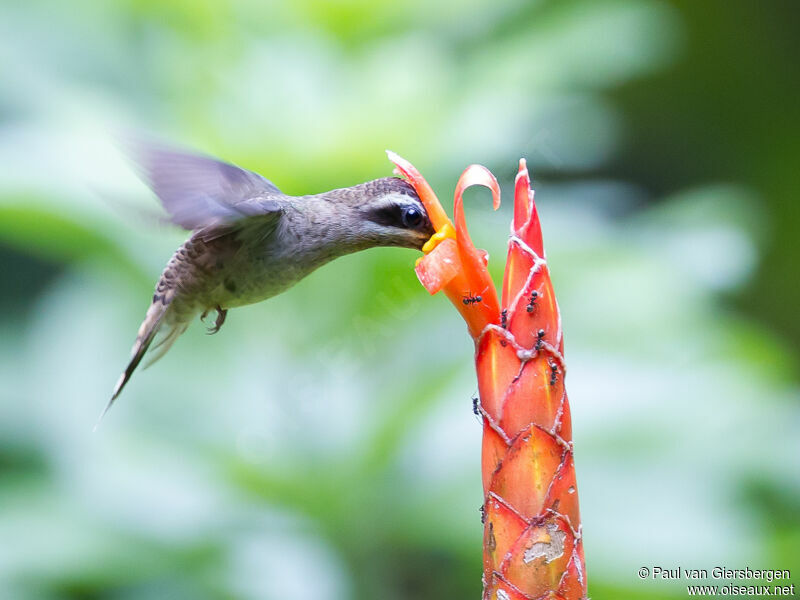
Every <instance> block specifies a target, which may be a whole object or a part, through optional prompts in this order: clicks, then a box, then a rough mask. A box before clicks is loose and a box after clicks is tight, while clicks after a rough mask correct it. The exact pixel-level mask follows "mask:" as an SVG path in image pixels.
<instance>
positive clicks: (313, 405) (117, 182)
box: [0, 0, 800, 600]
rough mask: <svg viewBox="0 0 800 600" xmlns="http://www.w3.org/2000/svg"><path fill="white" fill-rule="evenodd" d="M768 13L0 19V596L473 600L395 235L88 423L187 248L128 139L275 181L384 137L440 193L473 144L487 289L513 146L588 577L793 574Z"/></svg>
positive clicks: (798, 224) (774, 57)
mask: <svg viewBox="0 0 800 600" xmlns="http://www.w3.org/2000/svg"><path fill="white" fill-rule="evenodd" d="M797 6H798V5H797V4H796V3H793V2H772V3H767V4H757V3H754V2H747V1H726V2H723V1H722V0H710V1H707V2H693V1H691V0H685V1H682V2H674V3H663V2H650V1H625V0H591V1H590V0H585V1H583V2H573V1H560V2H555V1H554V2H544V1H542V2H531V1H525V0H504V1H502V2H498V1H496V0H495V1H489V0H461V1H458V2H456V1H454V0H449V1H445V2H439V3H429V2H423V1H422V0H411V1H408V2H389V1H376V0H370V1H366V0H339V1H336V2H324V1H322V0H299V1H296V2H292V3H288V2H286V3H279V2H264V1H261V0H222V1H217V0H177V1H160V0H114V1H108V2H95V1H92V0H76V1H73V2H61V1H56V0H52V1H47V0H34V1H31V2H24V3H23V2H18V3H12V2H5V3H3V4H2V5H0V272H2V275H3V279H2V281H3V291H2V294H0V309H1V310H0V598H9V599H13V600H16V599H20V600H27V599H48V600H49V599H75V600H78V599H81V600H88V599H101V598H102V599H106V598H108V599H114V600H117V599H120V600H121V599H140V598H143V599H167V598H168V599H215V600H216V599H219V600H222V599H224V600H234V599H235V600H248V599H259V600H260V599H282V600H283V599H292V600H294V599H300V600H305V599H314V600H340V599H350V598H353V599H359V600H362V599H363V600H368V599H386V600H395V599H405V598H415V599H434V598H436V599H441V598H478V597H479V595H480V570H481V525H480V520H479V514H478V507H479V505H480V503H481V490H480V474H479V445H480V427H479V424H478V423H477V422H476V421H475V419H474V417H473V415H472V414H471V410H470V409H471V402H470V397H471V395H472V394H473V393H474V392H475V389H476V383H475V377H474V373H473V370H472V366H471V355H472V351H471V345H470V341H469V338H468V336H467V335H466V331H465V327H464V324H463V323H462V322H461V321H460V320H459V318H458V317H457V315H456V314H455V312H454V311H453V310H452V307H450V306H449V305H448V304H447V302H446V301H445V300H444V299H443V298H441V297H435V298H429V297H428V296H427V294H426V293H425V292H424V290H423V289H422V288H421V286H420V285H419V284H418V282H417V281H416V278H415V276H414V273H413V270H412V267H413V263H414V260H415V258H416V257H417V253H415V252H412V251H409V250H398V249H381V250H375V251H370V252H367V253H363V254H362V255H358V256H350V257H346V258H344V259H341V260H339V261H337V262H335V263H333V264H331V265H330V266H328V267H326V268H324V269H322V270H320V271H318V272H316V273H314V274H313V275H312V276H311V277H309V278H308V279H307V280H305V281H303V282H302V283H300V284H299V285H298V286H297V287H296V288H295V289H293V290H291V291H290V292H288V293H286V294H285V295H283V296H281V297H278V298H275V299H273V300H270V301H268V302H267V303H264V304H260V305H256V306H252V307H247V308H242V309H237V310H235V311H233V312H232V313H231V314H230V315H229V317H228V322H227V324H226V326H225V327H224V328H223V330H222V331H221V333H220V334H218V335H216V336H213V337H207V336H206V335H205V334H204V328H203V327H202V326H201V325H199V324H197V325H195V326H193V327H192V328H190V330H189V331H188V332H187V333H186V334H185V336H184V337H183V338H181V339H180V340H179V341H178V343H177V344H176V345H175V347H174V348H173V350H172V351H171V352H170V354H168V355H167V357H166V358H165V359H164V360H163V361H161V362H159V363H158V364H157V365H155V366H154V367H153V368H151V369H150V370H147V371H142V372H139V373H137V374H136V376H135V377H134V378H133V381H132V383H131V385H130V386H129V387H128V388H127V389H126V391H125V393H124V394H123V396H122V398H121V400H120V402H119V403H118V405H117V406H115V408H114V410H112V411H111V413H110V414H109V415H108V416H107V418H106V419H105V421H104V423H103V425H102V427H101V428H100V429H99V431H98V432H97V433H95V434H92V432H91V428H92V426H93V424H94V422H95V419H96V417H97V415H98V414H99V412H100V410H101V409H102V407H103V406H104V404H105V402H106V400H107V398H108V395H109V393H110V391H111V389H112V387H113V385H114V382H115V381H116V379H117V377H118V375H119V372H120V371H121V369H122V368H123V366H124V364H125V362H126V360H127V358H128V351H129V348H130V345H131V343H132V341H133V337H134V336H135V333H136V330H137V327H138V325H139V322H140V320H141V318H142V317H143V315H144V311H145V309H146V307H147V304H148V302H149V299H150V296H151V293H152V286H153V284H154V282H155V280H156V278H157V276H158V274H159V273H160V270H161V268H162V267H163V265H164V263H165V262H166V260H167V258H168V257H169V256H170V254H171V252H172V251H173V250H174V248H175V247H176V246H177V245H178V244H179V243H180V242H181V241H182V239H183V238H184V236H185V234H184V233H182V232H180V231H175V230H172V229H170V228H168V227H162V226H159V227H154V226H153V225H152V223H150V222H149V221H148V220H147V219H145V218H141V213H142V211H154V210H157V203H156V202H155V200H154V199H153V198H152V197H151V196H149V195H148V193H147V192H146V190H145V189H144V188H143V187H142V186H141V184H139V183H138V182H137V181H136V179H135V178H134V177H133V175H132V174H131V172H130V170H129V169H128V167H127V165H126V163H125V161H124V160H123V158H122V157H121V156H120V155H119V153H118V152H117V150H116V149H115V142H114V140H115V135H116V134H117V133H118V132H120V131H131V130H133V131H145V132H150V133H154V134H156V135H158V136H159V137H161V138H163V139H166V140H169V141H173V142H177V143H180V144H182V145H188V146H190V147H195V148H198V149H200V150H202V151H205V152H209V153H212V154H216V155H218V156H221V157H222V158H225V159H227V160H230V161H233V162H236V163H237V164H240V165H242V166H244V167H248V168H251V169H254V170H257V171H259V172H261V173H262V174H264V175H265V176H266V177H268V178H269V179H272V180H273V181H274V182H275V183H276V184H277V185H278V186H279V187H281V188H282V189H283V190H284V191H286V192H289V193H296V194H303V193H314V192H318V191H322V190H326V189H330V188H333V187H338V186H343V185H352V184H355V183H358V182H360V181H364V180H367V179H371V178H377V177H382V176H386V175H388V174H390V173H391V165H390V164H389V163H388V161H387V160H386V159H385V155H384V153H383V151H384V149H385V148H391V149H393V150H395V151H397V152H399V153H400V154H401V155H403V156H405V157H406V158H408V159H410V160H411V161H412V162H414V163H415V164H416V165H417V167H419V168H420V169H421V170H422V172H423V173H424V174H425V175H426V176H427V177H428V179H429V180H430V181H431V182H432V184H433V185H434V187H435V189H437V190H438V191H439V194H440V196H441V198H442V199H443V201H444V203H445V205H449V204H450V197H451V194H452V189H453V186H454V184H455V181H456V178H457V177H458V175H459V173H460V172H461V170H462V169H463V168H464V167H465V166H466V165H467V164H469V163H472V162H480V163H483V164H485V165H487V166H488V167H490V168H491V169H492V170H493V171H494V172H495V174H496V175H497V176H498V178H499V180H500V183H501V185H502V186H503V189H504V193H505V198H506V202H505V205H504V206H503V207H502V208H501V209H500V211H498V212H497V213H492V212H491V211H490V209H489V206H488V205H489V203H488V201H487V198H486V192H485V191H480V190H478V191H470V192H469V193H468V195H469V198H468V200H469V204H470V208H469V220H470V223H471V229H472V230H473V235H474V238H475V239H476V242H477V243H478V244H479V245H482V246H484V247H486V248H488V249H489V250H490V252H491V254H492V257H493V268H494V269H495V271H494V272H495V274H496V275H498V278H499V274H500V272H501V268H502V262H503V255H504V240H505V236H506V232H507V224H508V221H509V216H510V199H511V189H512V187H511V186H512V182H513V175H514V173H515V170H516V165H517V160H518V158H519V157H520V156H526V157H527V158H528V161H529V165H530V166H531V168H532V172H533V175H534V179H535V187H536V189H537V199H538V203H539V206H540V211H541V214H542V222H543V227H544V234H545V241H546V245H547V249H548V256H549V259H550V264H551V269H552V273H553V278H554V282H555V286H556V290H557V292H558V295H559V301H560V304H561V308H562V311H563V321H564V328H565V337H566V350H567V354H566V356H567V360H568V364H569V367H570V371H569V377H568V378H567V387H568V389H569V392H570V399H571V402H572V407H573V420H574V429H575V449H576V459H577V470H578V481H579V491H580V496H581V508H582V514H583V525H584V532H585V543H586V560H587V567H588V571H589V577H590V593H591V595H592V597H593V598H595V599H596V600H602V599H626V598H631V599H633V598H636V599H640V598H642V599H655V598H676V599H677V598H683V597H686V591H685V589H684V587H683V586H682V585H679V584H675V583H673V584H669V583H663V584H662V583H659V582H654V581H641V580H639V579H638V577H637V575H636V572H637V570H638V568H639V567H641V566H650V567H652V566H654V565H659V566H664V567H670V568H674V567H676V566H679V565H680V566H683V567H691V568H703V567H705V568H712V567H714V566H718V565H719V566H726V567H730V568H743V567H745V566H749V567H751V568H767V567H769V568H779V567H781V568H791V569H795V570H796V571H797V572H800V560H798V556H800V375H799V371H798V350H799V349H800V317H798V309H799V308H800V284H799V283H798V282H799V281H800V277H799V276H798V272H799V271H798V267H797V265H798V261H800V243H799V242H798V237H799V236H798V233H797V232H798V231H800V211H799V210H798V201H797V196H798V187H799V185H800V184H798V176H797V172H798V163H799V162H800V161H798V159H799V158H800V148H799V147H800V102H798V93H797V92H798V89H797V88H798V82H799V81H800V78H799V77H798V61H797V57H798V55H799V53H798V50H800V48H798V40H799V39H800V38H798V36H797V34H796V27H795V25H794V23H796V22H797V21H796V19H797V17H798V14H797V13H798V10H797ZM103 198H106V199H105V200H104V199H103ZM109 199H110V200H109ZM795 581H796V580H795Z"/></svg>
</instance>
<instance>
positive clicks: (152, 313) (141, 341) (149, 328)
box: [95, 298, 186, 429]
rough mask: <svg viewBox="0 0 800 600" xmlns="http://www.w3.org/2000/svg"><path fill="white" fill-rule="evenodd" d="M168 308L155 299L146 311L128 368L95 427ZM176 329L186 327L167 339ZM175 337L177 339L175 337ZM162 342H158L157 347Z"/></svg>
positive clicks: (127, 378) (136, 363) (155, 332)
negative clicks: (177, 330)
mask: <svg viewBox="0 0 800 600" xmlns="http://www.w3.org/2000/svg"><path fill="white" fill-rule="evenodd" d="M168 308H169V304H168V303H167V304H164V303H163V302H162V301H161V299H160V298H157V299H156V300H155V301H154V302H153V303H152V304H151V305H150V308H149V309H148V310H147V315H146V316H145V318H144V321H142V324H141V326H140V327H139V332H138V334H137V335H136V342H134V344H133V348H132V349H131V359H130V361H129V362H128V366H127V367H125V370H124V371H123V372H122V375H120V377H119V379H118V380H117V385H115V386H114V393H113V394H111V399H110V400H109V401H108V404H106V407H105V409H103V412H102V414H101V415H100V418H99V419H98V420H97V425H99V424H100V421H101V420H102V419H103V417H104V416H105V414H106V413H107V412H108V409H109V408H111V406H112V405H113V404H114V401H115V400H116V399H117V397H118V396H119V395H120V393H122V389H123V388H124V387H125V384H126V383H128V381H129V380H130V378H131V375H133V372H134V371H135V370H136V367H138V366H139V363H140V362H141V361H142V358H143V357H144V355H145V352H147V350H148V348H150V345H151V344H152V343H153V340H154V339H155V337H156V334H157V333H158V332H159V330H160V329H161V325H162V321H163V319H164V315H165V314H166V313H167V309H168ZM176 328H177V329H180V330H181V332H182V331H183V329H185V328H186V326H185V325H184V326H183V327H182V328H181V327H180V326H178V327H173V328H172V329H171V330H170V332H169V334H168V335H167V338H169V337H171V336H172V335H173V333H174V332H175V330H176ZM175 337H177V335H176V336H175ZM163 341H166V340H162V342H163ZM174 341H175V340H174V339H173V340H172V341H170V342H169V344H168V345H167V349H169V346H170V345H172V342H174ZM162 342H159V345H160V344H161V343H162ZM164 352H166V349H165V350H163V351H162V352H159V357H160V356H162V355H163V354H164ZM150 362H153V361H150ZM97 425H95V429H97Z"/></svg>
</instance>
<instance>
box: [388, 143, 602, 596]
mask: <svg viewBox="0 0 800 600" xmlns="http://www.w3.org/2000/svg"><path fill="white" fill-rule="evenodd" d="M389 158H390V159H391V160H392V161H393V162H394V163H395V165H397V168H398V171H399V172H400V173H401V174H402V175H405V176H406V177H407V178H408V179H409V181H410V183H411V184H412V185H413V186H414V187H415V189H416V190H417V193H418V195H419V197H420V199H421V200H422V202H423V204H424V205H425V208H426V210H427V211H428V215H429V216H430V218H431V222H432V223H433V226H434V228H435V229H436V231H437V233H436V234H435V235H434V236H433V237H432V238H431V240H430V241H429V242H428V244H426V246H425V248H423V250H424V251H425V252H426V256H425V257H423V258H422V259H420V261H418V263H417V267H416V271H417V275H418V277H419V279H420V282H421V283H422V285H423V286H425V289H427V290H428V291H429V292H430V293H431V294H435V293H437V292H438V291H440V290H444V293H445V294H446V295H447V297H448V298H449V299H450V301H451V302H452V303H453V305H454V306H455V307H456V309H458V312H459V313H461V316H462V317H464V320H465V321H466V322H467V327H468V329H469V333H470V335H471V336H472V338H473V340H474V342H475V367H476V370H477V375H478V389H479V392H480V401H479V404H478V410H479V413H480V415H481V417H482V420H483V449H482V459H481V462H482V465H481V466H482V475H483V491H484V505H483V514H484V544H483V582H484V592H483V597H484V599H486V600H523V599H524V600H540V599H545V598H547V599H551V600H559V599H560V600H579V599H582V598H586V571H585V567H584V558H583V541H582V536H581V524H580V515H579V512H578V493H577V487H576V483H575V466H574V462H573V451H572V428H571V424H570V413H569V403H568V401H567V393H566V390H565V388H564V376H565V374H566V368H565V364H564V358H563V355H562V353H563V345H564V342H563V339H562V335H561V317H560V313H559V310H558V304H557V302H556V298H555V294H554V293H553V286H552V284H551V282H550V273H549V270H548V268H547V261H546V259H545V256H544V249H543V246H542V233H541V228H540V224H539V216H538V213H537V211H536V205H535V203H534V201H533V191H532V190H531V189H530V178H529V176H528V170H527V168H526V166H525V160H524V159H523V160H520V165H519V173H518V174H517V178H516V181H515V189H514V218H513V223H512V227H511V237H510V239H509V242H508V258H507V261H506V269H505V276H504V278H503V288H502V290H503V291H502V302H499V301H498V298H497V292H496V290H495V286H494V283H493V282H492V280H491V278H490V276H489V271H488V269H487V266H486V265H487V257H486V253H485V252H483V251H481V250H478V249H476V248H475V246H474V245H473V244H472V240H471V239H470V237H469V233H468V231H467V227H466V220H465V218H464V211H463V206H462V202H463V201H462V195H463V193H464V190H465V189H466V188H467V187H470V186H472V185H483V186H486V187H488V188H489V189H491V190H492V194H493V199H494V208H495V209H496V208H497V207H498V206H499V205H500V189H499V186H498V185H497V181H496V180H495V178H494V176H493V175H492V174H491V173H490V172H489V171H488V170H487V169H486V168H484V167H481V166H478V165H472V166H470V167H468V168H467V169H466V170H465V171H464V173H463V174H462V175H461V177H460V179H459V180H458V183H457V185H456V192H455V202H454V207H453V215H454V219H455V226H453V224H452V223H451V221H450V220H449V219H448V218H447V215H446V213H445V212H444V210H443V209H442V207H441V205H440V204H439V201H438V199H437V198H436V195H435V194H434V193H433V190H431V188H430V186H429V185H428V184H427V182H426V181H425V179H424V178H423V177H422V176H421V175H420V174H419V171H417V170H416V169H415V168H414V167H413V166H412V165H411V164H410V163H409V162H408V161H405V160H404V159H402V158H400V157H399V156H397V155H395V154H393V153H390V154H389Z"/></svg>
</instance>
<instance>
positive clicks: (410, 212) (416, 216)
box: [403, 206, 422, 229]
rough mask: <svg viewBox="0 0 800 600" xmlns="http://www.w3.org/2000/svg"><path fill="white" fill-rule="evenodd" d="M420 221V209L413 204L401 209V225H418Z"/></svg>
mask: <svg viewBox="0 0 800 600" xmlns="http://www.w3.org/2000/svg"><path fill="white" fill-rule="evenodd" d="M421 223H422V211H421V210H419V209H418V208H415V207H413V206H409V207H408V208H406V209H404V210H403V225H404V226H405V227H408V228H409V229H413V228H415V227H419V225H420V224H421Z"/></svg>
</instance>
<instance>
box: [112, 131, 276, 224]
mask: <svg viewBox="0 0 800 600" xmlns="http://www.w3.org/2000/svg"><path fill="white" fill-rule="evenodd" d="M128 148H129V154H130V156H131V158H132V159H133V160H134V162H135V163H136V166H137V171H138V173H139V175H140V176H141V177H142V179H143V180H144V181H145V183H147V185H148V186H149V187H150V189H151V190H152V191H153V193H154V194H155V195H156V196H158V199H159V200H160V201H161V203H162V204H163V205H164V208H165V209H166V211H167V212H168V213H169V218H170V221H172V222H173V223H175V224H176V225H180V226H181V227H183V228H184V229H189V230H201V229H205V230H211V229H214V228H215V227H217V226H220V225H227V224H231V223H233V222H235V221H239V220H241V219H243V218H245V217H253V216H258V215H264V214H274V213H275V212H277V211H279V210H280V206H279V204H278V202H277V201H276V199H277V198H280V197H282V196H283V194H282V193H281V191H280V190H279V189H278V188H277V187H276V186H275V184H273V183H272V182H270V181H268V180H266V179H264V178H263V177H261V175H258V174H257V173H253V172H252V171H248V170H246V169H241V168H239V167H237V166H235V165H232V164H229V163H225V162H222V161H219V160H216V159H214V158H211V157H208V156H202V155H198V154H191V153H187V152H183V151H180V150H175V149H172V148H169V147H167V146H164V145H161V144H157V143H152V142H141V141H137V142H134V143H132V144H128Z"/></svg>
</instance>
